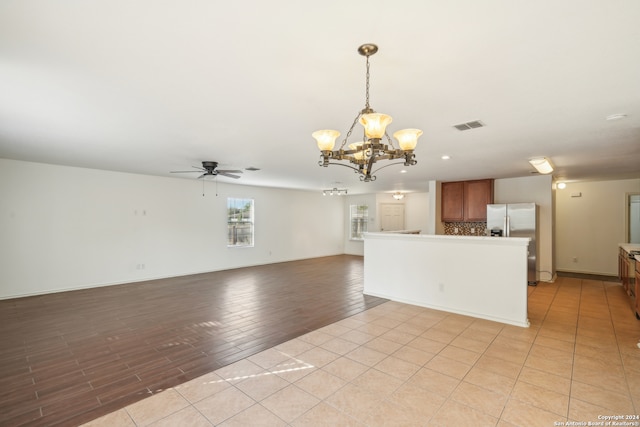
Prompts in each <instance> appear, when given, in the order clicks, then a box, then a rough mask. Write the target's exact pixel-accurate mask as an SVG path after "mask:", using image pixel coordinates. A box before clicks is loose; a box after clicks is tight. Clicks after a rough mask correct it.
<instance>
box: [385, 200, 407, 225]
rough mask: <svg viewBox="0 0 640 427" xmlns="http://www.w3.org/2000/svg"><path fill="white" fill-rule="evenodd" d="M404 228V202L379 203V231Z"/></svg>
mask: <svg viewBox="0 0 640 427" xmlns="http://www.w3.org/2000/svg"><path fill="white" fill-rule="evenodd" d="M399 230H404V203H382V204H381V205H380V231H399Z"/></svg>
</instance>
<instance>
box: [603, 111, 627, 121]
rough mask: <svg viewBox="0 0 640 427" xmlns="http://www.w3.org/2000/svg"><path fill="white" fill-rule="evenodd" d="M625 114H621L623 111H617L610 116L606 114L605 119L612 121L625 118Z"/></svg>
mask: <svg viewBox="0 0 640 427" xmlns="http://www.w3.org/2000/svg"><path fill="white" fill-rule="evenodd" d="M626 118H627V115H626V114H623V113H617V114H611V115H610V116H607V118H606V119H607V120H608V121H613V120H621V119H626Z"/></svg>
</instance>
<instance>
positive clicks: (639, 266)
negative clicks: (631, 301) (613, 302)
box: [635, 261, 640, 320]
mask: <svg viewBox="0 0 640 427" xmlns="http://www.w3.org/2000/svg"><path fill="white" fill-rule="evenodd" d="M635 286H636V292H635V303H636V312H635V314H636V319H638V320H640V261H636V283H635Z"/></svg>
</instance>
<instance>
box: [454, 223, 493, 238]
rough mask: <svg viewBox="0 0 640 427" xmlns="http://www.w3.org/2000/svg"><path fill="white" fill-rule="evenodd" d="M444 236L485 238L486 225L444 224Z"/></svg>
mask: <svg viewBox="0 0 640 427" xmlns="http://www.w3.org/2000/svg"><path fill="white" fill-rule="evenodd" d="M456 231H457V232H456ZM444 234H447V235H452V236H486V235H487V223H486V222H445V223H444Z"/></svg>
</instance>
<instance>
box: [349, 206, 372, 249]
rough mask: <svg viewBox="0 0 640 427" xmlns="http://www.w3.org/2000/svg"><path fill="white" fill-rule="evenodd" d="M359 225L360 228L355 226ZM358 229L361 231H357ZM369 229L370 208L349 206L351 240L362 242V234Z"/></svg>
mask: <svg viewBox="0 0 640 427" xmlns="http://www.w3.org/2000/svg"><path fill="white" fill-rule="evenodd" d="M354 221H356V222H357V223H359V226H358V225H356V224H354ZM358 228H359V229H360V231H357V230H358ZM368 228H369V206H368V205H365V204H356V205H349V240H357V241H362V240H364V238H363V237H362V233H366V232H367V231H368Z"/></svg>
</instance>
